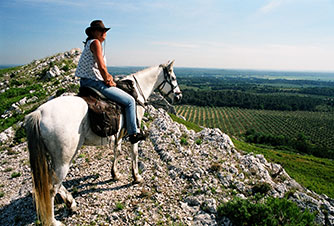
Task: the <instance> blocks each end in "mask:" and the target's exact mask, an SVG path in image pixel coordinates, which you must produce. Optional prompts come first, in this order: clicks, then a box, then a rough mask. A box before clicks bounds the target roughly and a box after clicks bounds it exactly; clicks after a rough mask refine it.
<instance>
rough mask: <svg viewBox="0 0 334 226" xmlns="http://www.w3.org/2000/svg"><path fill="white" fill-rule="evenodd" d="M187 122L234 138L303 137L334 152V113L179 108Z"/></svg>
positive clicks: (228, 108) (177, 107) (179, 112)
mask: <svg viewBox="0 0 334 226" xmlns="http://www.w3.org/2000/svg"><path fill="white" fill-rule="evenodd" d="M176 111H177V113H178V114H179V115H181V116H183V117H185V118H186V120H188V121H191V122H194V123H196V124H199V125H201V126H205V127H210V128H215V127H216V128H220V129H221V130H222V131H223V132H224V133H227V134H228V135H230V136H237V137H238V136H241V135H242V134H243V133H245V132H246V130H247V129H254V130H255V131H256V132H260V133H265V134H272V135H283V136H288V137H295V136H297V134H300V133H303V134H304V135H305V136H308V137H309V138H310V140H311V141H312V142H313V143H314V144H318V145H321V146H324V147H327V148H329V149H334V113H333V112H308V111H270V110H251V109H240V108H230V107H213V108H211V107H197V106H188V105H178V106H176Z"/></svg>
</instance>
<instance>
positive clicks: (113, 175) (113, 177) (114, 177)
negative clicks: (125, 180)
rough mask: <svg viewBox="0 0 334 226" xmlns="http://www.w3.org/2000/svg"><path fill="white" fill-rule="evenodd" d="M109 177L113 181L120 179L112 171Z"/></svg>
mask: <svg viewBox="0 0 334 226" xmlns="http://www.w3.org/2000/svg"><path fill="white" fill-rule="evenodd" d="M111 177H112V179H113V180H114V181H118V180H119V179H120V178H119V176H118V173H115V172H114V171H111Z"/></svg>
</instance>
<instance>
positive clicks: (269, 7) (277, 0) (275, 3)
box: [259, 0, 284, 14]
mask: <svg viewBox="0 0 334 226" xmlns="http://www.w3.org/2000/svg"><path fill="white" fill-rule="evenodd" d="M283 2H284V0H271V1H270V2H269V3H267V4H266V5H264V6H262V7H261V8H260V9H259V12H261V13H264V14H266V13H269V12H270V11H273V10H274V9H276V8H278V7H279V6H280V5H281V4H282V3H283Z"/></svg>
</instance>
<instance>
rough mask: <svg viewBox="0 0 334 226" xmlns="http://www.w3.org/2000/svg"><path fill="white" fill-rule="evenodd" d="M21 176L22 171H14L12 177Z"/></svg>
mask: <svg viewBox="0 0 334 226" xmlns="http://www.w3.org/2000/svg"><path fill="white" fill-rule="evenodd" d="M19 176H21V173H20V172H14V173H12V175H11V176H10V177H11V178H16V177H19Z"/></svg>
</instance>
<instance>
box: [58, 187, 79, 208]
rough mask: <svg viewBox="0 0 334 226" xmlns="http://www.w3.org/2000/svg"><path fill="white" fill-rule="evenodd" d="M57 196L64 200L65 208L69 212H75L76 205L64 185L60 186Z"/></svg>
mask: <svg viewBox="0 0 334 226" xmlns="http://www.w3.org/2000/svg"><path fill="white" fill-rule="evenodd" d="M58 193H59V195H60V196H61V198H62V199H63V200H64V202H65V204H66V206H67V208H69V209H70V210H71V211H73V212H75V211H76V210H77V203H76V202H75V200H74V198H73V196H72V194H71V193H70V192H69V191H67V190H66V188H65V187H64V185H62V184H61V185H60V188H59V190H58Z"/></svg>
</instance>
